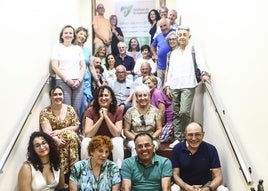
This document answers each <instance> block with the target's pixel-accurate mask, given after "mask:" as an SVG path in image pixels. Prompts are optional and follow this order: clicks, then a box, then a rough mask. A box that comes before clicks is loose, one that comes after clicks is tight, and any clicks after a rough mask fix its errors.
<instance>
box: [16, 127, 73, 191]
mask: <svg viewBox="0 0 268 191" xmlns="http://www.w3.org/2000/svg"><path fill="white" fill-rule="evenodd" d="M18 187H19V190H21V191H24V190H33V191H43V190H46V191H54V190H55V189H63V188H66V190H67V188H68V186H67V185H66V184H64V175H63V172H62V170H61V169H60V156H59V153H58V149H57V145H56V144H55V142H54V140H53V138H52V137H50V136H49V135H48V134H46V133H43V132H33V133H32V134H31V136H30V140H29V144H28V149H27V161H25V162H24V163H23V165H22V167H21V169H20V171H19V174H18Z"/></svg>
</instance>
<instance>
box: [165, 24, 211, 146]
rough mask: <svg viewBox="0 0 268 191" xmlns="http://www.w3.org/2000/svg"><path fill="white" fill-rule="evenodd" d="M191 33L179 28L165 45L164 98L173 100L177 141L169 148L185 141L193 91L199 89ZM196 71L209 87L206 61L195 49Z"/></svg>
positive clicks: (168, 37) (170, 35)
mask: <svg viewBox="0 0 268 191" xmlns="http://www.w3.org/2000/svg"><path fill="white" fill-rule="evenodd" d="M190 37H191V35H190V29H189V28H188V27H183V26H180V27H179V28H178V30H177V32H176V33H170V34H169V35H168V36H167V42H168V44H169V46H171V48H172V51H171V52H170V56H169V58H168V60H169V62H168V69H167V77H166V82H165V90H166V94H167V96H168V97H169V98H170V99H172V106H173V110H174V112H173V114H174V117H173V125H174V137H175V138H176V139H177V140H176V141H175V142H174V143H172V144H171V145H170V147H174V146H175V145H176V144H177V143H178V142H180V141H182V140H184V131H185V127H186V126H187V125H188V124H189V123H190V121H191V116H190V111H191V107H192V102H193V98H194V95H195V88H196V86H197V85H198V83H197V80H196V76H195V69H194V61H193V55H192V44H190V43H189V39H190ZM195 57H196V63H197V67H198V68H199V69H200V71H201V72H202V82H208V83H210V76H209V75H208V72H207V67H206V64H205V60H204V59H203V57H202V55H201V53H200V51H198V50H196V48H195Z"/></svg>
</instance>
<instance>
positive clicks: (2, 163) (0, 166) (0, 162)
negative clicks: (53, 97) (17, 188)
mask: <svg viewBox="0 0 268 191" xmlns="http://www.w3.org/2000/svg"><path fill="white" fill-rule="evenodd" d="M49 76H50V75H49V74H48V75H47V76H45V77H44V78H43V79H42V81H41V82H42V86H40V87H39V88H38V91H36V93H35V94H34V96H33V97H34V98H35V99H33V101H32V103H30V104H29V107H28V109H27V112H26V115H25V116H24V117H23V119H22V122H21V125H19V127H21V128H19V129H18V128H17V127H16V128H14V129H17V131H16V132H15V133H14V136H13V137H12V139H11V140H10V142H9V144H8V146H7V148H6V151H5V152H4V154H3V156H2V157H1V160H0V174H1V173H3V168H4V166H5V164H6V162H7V159H8V158H9V155H10V153H11V151H12V150H13V148H14V146H15V144H16V142H17V140H18V138H19V136H20V134H21V132H22V130H23V128H24V125H25V123H26V122H27V120H28V118H29V116H30V115H31V113H32V109H33V107H34V106H35V104H36V102H37V100H38V98H39V96H40V94H41V92H42V91H43V89H44V87H45V85H46V83H47V81H48V79H49Z"/></svg>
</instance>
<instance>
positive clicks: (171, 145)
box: [169, 140, 180, 148]
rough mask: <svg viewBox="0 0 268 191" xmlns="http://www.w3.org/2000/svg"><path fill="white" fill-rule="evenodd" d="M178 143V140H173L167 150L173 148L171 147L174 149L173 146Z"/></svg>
mask: <svg viewBox="0 0 268 191" xmlns="http://www.w3.org/2000/svg"><path fill="white" fill-rule="evenodd" d="M179 142H180V141H179V140H175V141H174V142H173V143H171V144H170V145H169V148H173V147H175V145H177V144H178V143H179Z"/></svg>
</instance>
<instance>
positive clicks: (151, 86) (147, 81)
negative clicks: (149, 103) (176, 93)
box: [144, 79, 156, 92]
mask: <svg viewBox="0 0 268 191" xmlns="http://www.w3.org/2000/svg"><path fill="white" fill-rule="evenodd" d="M144 84H145V85H147V86H148V87H149V89H150V91H151V92H152V91H153V90H154V89H155V88H156V85H155V84H154V83H153V82H152V80H151V79H147V80H146V81H145V82H144Z"/></svg>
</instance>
